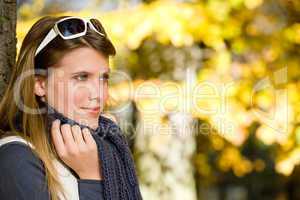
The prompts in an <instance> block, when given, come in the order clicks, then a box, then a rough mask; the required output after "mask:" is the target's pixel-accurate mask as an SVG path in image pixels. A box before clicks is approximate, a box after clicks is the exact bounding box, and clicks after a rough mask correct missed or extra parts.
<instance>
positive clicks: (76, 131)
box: [72, 125, 85, 146]
mask: <svg viewBox="0 0 300 200" xmlns="http://www.w3.org/2000/svg"><path fill="white" fill-rule="evenodd" d="M72 133H73V137H74V139H75V142H76V144H77V145H79V146H84V145H85V142H84V140H83V136H82V132H81V128H80V127H79V126H78V125H74V126H72Z"/></svg>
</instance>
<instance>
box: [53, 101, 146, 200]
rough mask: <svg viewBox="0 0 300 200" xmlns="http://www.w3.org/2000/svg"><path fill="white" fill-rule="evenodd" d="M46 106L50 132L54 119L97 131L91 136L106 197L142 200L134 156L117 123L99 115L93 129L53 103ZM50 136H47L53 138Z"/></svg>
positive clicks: (117, 199)
mask: <svg viewBox="0 0 300 200" xmlns="http://www.w3.org/2000/svg"><path fill="white" fill-rule="evenodd" d="M47 107H48V120H47V121H48V122H47V123H48V133H49V135H50V132H49V131H50V128H51V125H52V122H53V121H54V120H55V119H59V120H60V121H61V124H65V123H68V124H70V125H75V124H77V125H79V126H80V127H81V128H82V129H83V128H88V129H89V130H90V131H91V133H95V134H92V136H93V138H94V139H95V141H96V143H97V147H98V153H99V159H100V166H101V169H102V170H101V171H102V173H101V174H102V177H103V186H104V199H105V200H141V199H142V196H141V193H140V189H139V184H138V179H137V176H136V171H135V166H134V161H133V158H132V155H131V152H130V149H129V146H128V144H127V141H126V138H125V136H124V135H123V134H122V132H121V130H120V128H119V126H118V125H117V124H115V123H114V122H113V121H112V120H110V119H108V118H106V117H103V116H100V117H99V119H98V128H97V129H95V130H94V129H91V128H90V127H88V126H85V125H82V124H79V123H77V122H76V121H74V120H72V119H69V118H67V117H65V116H64V115H63V114H62V113H59V112H58V111H57V110H55V109H54V108H53V107H51V106H50V105H47ZM49 135H48V138H49V139H50V137H49Z"/></svg>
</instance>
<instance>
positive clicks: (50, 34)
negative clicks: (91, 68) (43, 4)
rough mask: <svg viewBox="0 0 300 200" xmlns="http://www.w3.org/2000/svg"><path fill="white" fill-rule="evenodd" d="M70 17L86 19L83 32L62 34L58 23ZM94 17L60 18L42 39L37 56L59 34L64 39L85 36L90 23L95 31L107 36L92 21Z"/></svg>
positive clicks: (36, 52)
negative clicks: (68, 34)
mask: <svg viewBox="0 0 300 200" xmlns="http://www.w3.org/2000/svg"><path fill="white" fill-rule="evenodd" d="M68 19H81V20H82V21H84V24H85V27H84V31H83V32H81V33H77V34H74V35H70V36H63V35H62V34H61V32H60V31H59V29H58V27H57V24H59V23H60V22H62V21H65V20H68ZM91 19H92V18H88V19H87V18H81V17H66V18H63V19H60V20H58V21H57V22H55V24H54V27H53V28H52V29H51V30H50V31H49V32H48V34H47V35H46V37H45V38H44V39H43V40H42V42H41V43H40V45H39V46H38V48H37V50H36V51H35V56H36V55H37V54H38V53H39V52H40V51H41V50H42V49H43V48H45V46H47V44H49V43H50V42H51V41H52V40H53V39H54V38H55V37H56V36H57V35H59V36H60V37H61V38H63V39H64V40H69V39H74V38H78V37H81V36H84V35H85V34H86V32H87V27H88V25H89V27H90V28H91V29H92V30H94V31H95V32H97V33H98V34H100V35H101V36H103V37H105V35H104V34H103V33H100V32H99V31H98V30H97V29H96V28H95V26H94V25H93V23H92V22H91V21H90V20H91Z"/></svg>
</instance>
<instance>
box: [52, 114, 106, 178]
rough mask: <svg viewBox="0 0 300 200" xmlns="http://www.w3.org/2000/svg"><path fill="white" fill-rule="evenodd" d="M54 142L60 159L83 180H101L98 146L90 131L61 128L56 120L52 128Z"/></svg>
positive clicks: (64, 126)
mask: <svg viewBox="0 0 300 200" xmlns="http://www.w3.org/2000/svg"><path fill="white" fill-rule="evenodd" d="M60 127H61V128H60ZM51 135H52V140H53V143H54V146H55V149H56V152H57V154H58V156H59V157H60V159H61V160H62V161H63V162H64V163H65V164H66V165H68V166H69V167H70V168H72V169H73V170H74V171H75V172H76V173H77V174H78V176H79V177H80V178H81V179H96V180H101V179H102V177H101V174H100V167H99V159H98V150H97V144H96V142H95V140H94V138H93V137H92V135H91V133H90V131H89V129H87V128H84V129H83V130H82V131H81V128H80V127H79V126H78V125H74V126H72V127H71V125H69V124H64V125H62V126H60V120H57V119H56V120H55V121H54V122H53V124H52V127H51Z"/></svg>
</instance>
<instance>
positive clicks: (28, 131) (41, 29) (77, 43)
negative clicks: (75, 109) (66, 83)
mask: <svg viewBox="0 0 300 200" xmlns="http://www.w3.org/2000/svg"><path fill="white" fill-rule="evenodd" d="M64 17H67V16H62V17H50V16H46V17H43V18H41V19H40V20H38V21H37V22H36V23H35V24H34V25H33V26H32V27H31V29H30V30H29V32H28V33H27V35H26V36H25V38H24V41H23V43H22V46H21V49H20V52H19V55H18V59H17V62H16V65H15V67H14V68H13V70H12V75H11V78H10V80H9V83H8V86H7V88H6V91H5V93H4V95H3V98H2V99H1V102H0V119H1V123H0V130H1V131H0V138H1V137H3V136H5V135H7V133H8V132H9V134H11V135H18V136H21V137H22V138H24V139H25V140H27V141H29V142H30V143H32V144H33V145H34V147H35V149H34V151H33V152H34V153H35V154H36V155H37V156H38V157H39V158H40V159H41V160H42V162H43V164H44V167H45V172H46V180H47V185H45V186H48V191H49V195H50V196H51V200H59V198H58V193H59V192H62V193H63V190H62V185H61V183H60V182H59V179H58V174H57V172H56V170H55V167H54V165H53V163H52V159H53V158H56V159H58V156H57V154H56V151H55V148H54V146H53V144H52V142H51V141H49V139H48V137H47V132H46V131H47V113H46V114H43V113H42V112H41V100H40V99H39V97H38V96H36V95H34V83H35V79H34V77H35V74H32V75H30V76H28V77H27V78H26V79H24V80H23V81H22V82H21V83H20V93H18V94H17V95H19V97H20V100H21V101H22V103H23V105H24V106H26V107H29V108H30V109H34V110H37V111H38V113H37V114H32V113H27V112H24V111H23V110H22V109H21V108H22V107H21V108H20V107H18V104H19V102H16V101H15V99H14V97H15V96H14V95H15V94H14V91H15V90H14V87H15V86H16V83H17V80H18V77H20V76H21V75H22V74H24V73H25V72H28V71H30V70H36V69H45V70H47V68H48V67H51V66H53V65H54V64H56V63H57V62H58V61H59V60H60V59H61V58H62V57H63V56H64V55H65V54H66V53H68V52H70V51H71V50H72V49H76V48H80V47H83V46H88V47H90V48H93V49H96V50H97V51H99V52H101V53H102V54H103V55H104V56H106V57H107V58H108V57H109V56H111V55H115V53H116V51H115V48H114V46H113V44H112V43H111V41H110V40H109V39H108V37H107V34H106V32H105V30H104V28H103V26H102V25H101V23H100V22H99V21H98V20H96V19H93V20H92V22H93V24H94V25H95V26H96V28H97V29H98V30H100V32H102V33H103V34H104V35H105V37H103V36H101V35H99V34H98V33H96V32H94V31H91V30H88V32H87V34H86V35H85V36H82V37H80V38H76V39H72V40H63V39H62V38H60V37H59V36H57V37H56V38H55V39H54V40H52V41H51V42H50V43H49V44H48V45H47V46H46V47H45V48H44V49H43V50H42V51H41V52H40V53H39V54H38V55H37V56H35V51H36V49H37V47H38V45H39V44H40V42H41V41H42V40H43V38H44V37H45V36H46V34H47V33H48V32H49V31H50V30H51V28H52V27H53V26H54V24H55V22H56V21H58V20H59V19H61V18H64ZM17 113H19V114H20V115H21V119H22V121H21V122H20V123H19V124H18V126H20V127H21V130H22V131H19V130H18V128H17V127H16V123H15V121H16V118H17Z"/></svg>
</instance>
